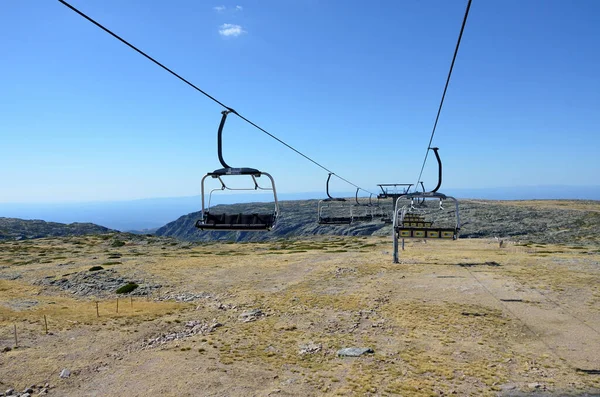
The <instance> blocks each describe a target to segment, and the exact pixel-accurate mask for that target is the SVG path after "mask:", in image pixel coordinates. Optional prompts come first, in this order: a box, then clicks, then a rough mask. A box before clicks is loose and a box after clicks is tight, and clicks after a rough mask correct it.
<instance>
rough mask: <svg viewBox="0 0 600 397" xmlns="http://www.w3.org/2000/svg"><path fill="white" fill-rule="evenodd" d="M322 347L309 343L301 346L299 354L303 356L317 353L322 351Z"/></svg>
mask: <svg viewBox="0 0 600 397" xmlns="http://www.w3.org/2000/svg"><path fill="white" fill-rule="evenodd" d="M322 347H323V346H321V344H320V343H314V342H308V343H307V344H305V345H300V350H298V354H300V355H303V354H313V353H317V352H319V351H321V348H322Z"/></svg>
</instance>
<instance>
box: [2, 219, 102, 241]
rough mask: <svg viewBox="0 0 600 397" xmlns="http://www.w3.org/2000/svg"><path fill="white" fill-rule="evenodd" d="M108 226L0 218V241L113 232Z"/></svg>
mask: <svg viewBox="0 0 600 397" xmlns="http://www.w3.org/2000/svg"><path fill="white" fill-rule="evenodd" d="M113 231H114V230H110V229H108V228H105V227H102V226H98V225H94V224H92V223H71V224H69V225H66V224H64V223H56V222H45V221H41V220H23V219H15V218H0V241H2V240H22V239H31V238H42V237H64V236H82V235H86V234H103V233H109V232H113Z"/></svg>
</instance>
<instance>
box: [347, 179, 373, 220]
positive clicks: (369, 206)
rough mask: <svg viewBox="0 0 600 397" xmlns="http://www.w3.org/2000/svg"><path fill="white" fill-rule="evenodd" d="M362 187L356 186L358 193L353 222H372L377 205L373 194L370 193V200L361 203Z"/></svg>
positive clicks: (355, 198) (355, 199)
mask: <svg viewBox="0 0 600 397" xmlns="http://www.w3.org/2000/svg"><path fill="white" fill-rule="evenodd" d="M359 191H360V188H356V195H355V197H354V201H355V203H356V204H354V205H353V207H354V209H355V210H353V211H352V223H355V222H372V221H373V220H374V219H375V206H374V205H373V201H372V197H373V194H372V193H369V202H368V203H361V202H360V201H359V200H358V192H359Z"/></svg>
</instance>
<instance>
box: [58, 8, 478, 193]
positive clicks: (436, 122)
mask: <svg viewBox="0 0 600 397" xmlns="http://www.w3.org/2000/svg"><path fill="white" fill-rule="evenodd" d="M59 1H61V0H59ZM470 8H471V0H469V2H468V3H467V9H466V10H465V17H464V18H463V22H462V26H461V28H460V34H459V35H458V40H457V42H456V48H455V49H454V56H453V57H452V63H451V64H450V71H449V72H448V78H447V79H446V85H445V86H444V93H443V94H442V100H441V101H440V107H439V108H438V112H437V116H436V117H435V123H434V124H433V130H432V131H431V137H430V138H429V143H428V144H427V151H426V152H425V159H424V160H423V165H422V166H421V172H420V173H419V178H418V179H417V183H416V184H415V192H416V191H417V186H418V184H419V181H420V180H421V176H423V170H424V169H425V163H426V162H427V156H429V150H430V149H431V142H433V136H434V135H435V130H436V128H437V125H438V121H439V119H440V114H441V113H442V107H443V106H444V98H446V91H448V85H449V84H450V77H451V76H452V69H454V62H455V61H456V55H457V54H458V48H459V47H460V40H461V39H462V35H463V32H464V30H465V25H466V24H467V17H468V16H469V9H470Z"/></svg>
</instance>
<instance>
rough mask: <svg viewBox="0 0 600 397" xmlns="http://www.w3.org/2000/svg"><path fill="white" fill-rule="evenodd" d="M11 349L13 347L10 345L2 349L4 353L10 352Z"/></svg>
mask: <svg viewBox="0 0 600 397" xmlns="http://www.w3.org/2000/svg"><path fill="white" fill-rule="evenodd" d="M11 350H12V348H11V347H10V346H6V347H5V348H4V349H2V353H6V352H9V351H11Z"/></svg>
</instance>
